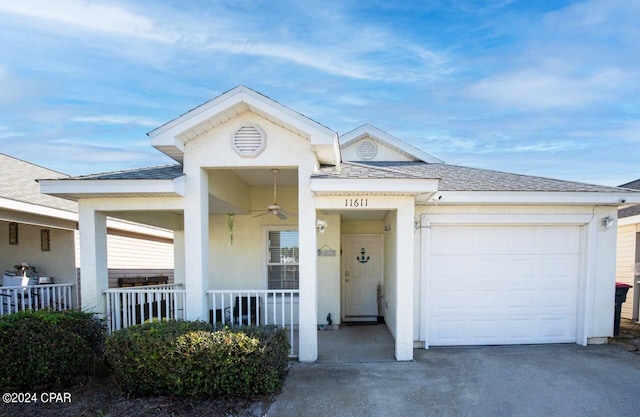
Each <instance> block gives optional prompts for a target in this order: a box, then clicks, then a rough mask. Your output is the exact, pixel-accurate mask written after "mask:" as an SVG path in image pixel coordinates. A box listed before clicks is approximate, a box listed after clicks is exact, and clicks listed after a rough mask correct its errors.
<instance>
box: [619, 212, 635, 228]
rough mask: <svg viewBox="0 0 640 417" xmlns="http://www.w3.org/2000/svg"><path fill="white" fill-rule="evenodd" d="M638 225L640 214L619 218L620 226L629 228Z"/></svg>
mask: <svg viewBox="0 0 640 417" xmlns="http://www.w3.org/2000/svg"><path fill="white" fill-rule="evenodd" d="M638 223H640V214H636V215H635V216H629V217H622V218H618V226H629V225H632V224H638Z"/></svg>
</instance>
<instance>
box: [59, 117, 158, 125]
mask: <svg viewBox="0 0 640 417" xmlns="http://www.w3.org/2000/svg"><path fill="white" fill-rule="evenodd" d="M71 121H72V122H76V123H96V124H114V125H122V124H137V125H140V126H151V127H154V126H160V125H161V124H162V122H160V121H157V120H154V119H150V118H147V117H140V116H124V115H110V114H103V115H98V116H74V117H72V118H71Z"/></svg>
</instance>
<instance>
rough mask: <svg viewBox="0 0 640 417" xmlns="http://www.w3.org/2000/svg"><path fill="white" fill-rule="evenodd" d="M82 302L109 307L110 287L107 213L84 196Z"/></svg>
mask: <svg viewBox="0 0 640 417" xmlns="http://www.w3.org/2000/svg"><path fill="white" fill-rule="evenodd" d="M78 220H79V227H80V230H79V235H80V280H81V285H80V302H81V303H82V310H83V311H88V312H93V313H102V314H104V313H105V312H106V311H105V302H104V294H103V291H104V290H106V289H108V288H109V274H108V266H107V216H106V214H104V213H102V212H99V211H96V210H95V209H94V208H93V207H92V206H90V205H89V204H87V203H86V202H83V201H82V200H80V202H79V204H78Z"/></svg>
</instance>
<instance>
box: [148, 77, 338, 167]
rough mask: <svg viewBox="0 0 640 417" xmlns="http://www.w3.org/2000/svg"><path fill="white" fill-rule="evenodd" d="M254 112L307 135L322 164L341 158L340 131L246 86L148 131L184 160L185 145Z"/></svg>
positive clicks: (161, 146) (163, 147)
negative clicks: (235, 118)
mask: <svg viewBox="0 0 640 417" xmlns="http://www.w3.org/2000/svg"><path fill="white" fill-rule="evenodd" d="M247 111H250V112H253V113H255V114H257V115H259V116H260V117H263V118H264V119H266V120H269V121H271V122H273V123H275V124H277V125H280V126H282V127H284V128H286V129H288V130H291V131H293V132H294V133H296V134H298V135H300V136H302V137H305V138H307V139H308V140H309V141H310V143H311V146H312V148H313V150H314V151H315V152H316V155H317V158H318V160H319V161H320V163H322V164H334V163H337V162H339V161H340V149H339V146H338V139H337V136H338V135H337V134H336V133H335V132H334V131H332V130H331V129H329V128H328V127H326V126H323V125H321V124H320V123H318V122H315V121H313V120H311V119H309V118H308V117H306V116H304V115H302V114H300V113H297V112H295V111H293V110H291V109H289V108H288V107H286V106H283V105H282V104H280V103H278V102H276V101H274V100H272V99H270V98H268V97H266V96H264V95H262V94H260V93H258V92H256V91H254V90H251V89H250V88H247V87H245V86H238V87H235V88H234V89H232V90H229V91H227V92H226V93H224V94H222V95H220V96H218V97H216V98H214V99H213V100H210V101H208V102H206V103H204V104H202V105H200V106H198V107H196V108H194V109H192V110H189V111H188V112H187V113H185V114H183V115H182V116H180V117H178V118H176V119H174V120H172V121H170V122H168V123H165V124H164V125H162V126H160V127H158V128H157V129H154V130H152V131H151V132H149V133H147V135H148V136H149V137H150V138H151V145H152V146H153V147H155V148H156V149H158V150H160V151H161V152H163V153H165V154H166V155H168V156H169V157H171V158H173V159H174V160H176V161H178V162H183V153H184V144H185V143H186V142H189V141H190V140H193V139H195V138H196V137H198V136H200V135H201V134H203V133H205V132H207V131H210V130H212V129H214V128H215V127H216V126H218V125H220V124H222V123H225V122H227V121H229V120H230V119H232V118H233V117H235V116H238V115H240V114H242V113H244V112H247Z"/></svg>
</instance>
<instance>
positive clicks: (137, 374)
mask: <svg viewBox="0 0 640 417" xmlns="http://www.w3.org/2000/svg"><path fill="white" fill-rule="evenodd" d="M288 352H289V341H288V339H287V336H286V333H285V332H284V330H282V329H280V328H277V327H273V326H272V327H262V328H260V327H237V328H225V329H223V330H218V331H213V329H212V327H211V326H210V325H209V324H207V323H204V322H164V323H147V324H143V325H140V326H133V327H129V328H127V329H123V330H120V331H117V332H114V333H113V334H112V335H111V336H109V338H108V339H107V345H106V357H107V360H108V361H109V363H110V365H111V366H112V368H113V372H114V378H115V380H116V382H117V383H118V385H119V387H120V389H121V390H122V391H123V392H124V393H126V394H128V395H133V396H149V395H176V396H179V397H183V398H205V397H206V398H232V397H242V398H252V397H255V396H259V395H264V394H268V393H271V392H273V391H275V390H277V389H279V388H280V387H281V386H282V383H283V381H284V377H285V374H286V369H287V363H288Z"/></svg>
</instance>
